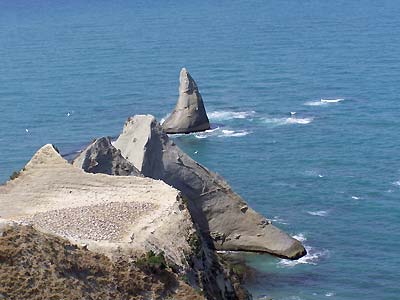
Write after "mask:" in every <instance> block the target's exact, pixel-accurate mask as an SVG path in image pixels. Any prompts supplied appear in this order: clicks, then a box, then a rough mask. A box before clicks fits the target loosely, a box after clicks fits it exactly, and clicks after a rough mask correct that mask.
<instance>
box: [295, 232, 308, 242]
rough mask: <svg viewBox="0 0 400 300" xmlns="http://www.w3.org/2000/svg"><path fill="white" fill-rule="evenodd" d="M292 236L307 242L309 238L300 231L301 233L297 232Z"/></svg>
mask: <svg viewBox="0 0 400 300" xmlns="http://www.w3.org/2000/svg"><path fill="white" fill-rule="evenodd" d="M292 238H294V239H296V240H298V241H299V242H302V243H303V242H305V241H307V238H306V237H305V235H304V234H303V233H299V234H295V235H293V236H292Z"/></svg>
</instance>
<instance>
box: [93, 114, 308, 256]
mask: <svg viewBox="0 0 400 300" xmlns="http://www.w3.org/2000/svg"><path fill="white" fill-rule="evenodd" d="M115 147H116V148H117V149H118V150H120V151H121V154H122V156H123V157H124V158H125V159H126V160H128V161H129V162H130V163H132V164H133V165H134V166H135V167H136V168H137V169H138V170H139V171H140V172H141V173H142V174H143V175H144V176H146V177H150V178H154V179H161V180H163V181H164V182H166V183H167V184H169V185H171V186H173V187H175V188H176V189H178V190H180V191H181V192H182V193H183V194H184V195H185V196H186V197H187V199H188V204H189V210H190V213H191V215H192V218H193V220H194V221H195V223H196V224H197V225H198V226H199V228H200V230H201V233H202V236H203V237H204V238H206V239H207V238H208V239H209V241H210V242H212V245H213V247H214V248H215V249H218V250H238V251H256V252H267V253H270V254H273V255H276V256H279V257H284V258H290V259H297V258H299V257H301V256H303V255H305V253H306V251H305V249H304V247H303V246H302V245H301V243H300V242H299V241H297V240H295V239H293V238H292V237H290V236H289V235H287V234H286V233H285V232H283V231H281V230H280V229H278V228H277V227H275V226H274V225H272V224H271V221H269V220H268V219H266V218H265V217H264V216H262V215H260V214H258V213H257V212H255V211H254V210H253V209H252V208H251V207H249V205H248V204H247V203H246V202H245V201H244V200H243V199H242V198H241V197H240V196H239V195H237V194H236V193H234V192H233V191H232V189H231V187H230V186H229V185H228V183H227V182H226V181H225V180H224V179H223V178H221V177H220V176H218V175H217V174H215V173H213V172H211V171H210V170H208V169H207V168H205V167H204V166H202V165H200V164H199V163H197V162H196V161H194V160H193V159H192V158H190V157H189V156H188V155H187V154H186V153H184V152H183V151H182V150H180V149H179V147H178V146H176V145H175V143H174V142H173V141H172V140H170V139H169V138H168V136H167V135H166V134H165V133H164V132H163V130H162V128H161V126H160V125H159V124H158V123H157V121H156V120H155V118H154V117H153V116H150V115H140V116H135V117H131V118H129V119H128V121H127V122H126V123H125V126H124V128H123V131H122V133H121V135H120V136H119V137H118V139H117V141H116V142H115ZM89 148H90V146H89ZM86 151H88V150H86Z"/></svg>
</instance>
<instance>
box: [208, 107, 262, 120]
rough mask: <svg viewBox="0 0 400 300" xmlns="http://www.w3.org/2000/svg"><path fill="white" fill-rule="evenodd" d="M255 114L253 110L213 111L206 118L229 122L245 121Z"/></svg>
mask: <svg viewBox="0 0 400 300" xmlns="http://www.w3.org/2000/svg"><path fill="white" fill-rule="evenodd" d="M255 114H256V112H255V111H254V110H251V111H226V110H220V111H218V110H217V111H213V112H210V113H208V117H209V118H210V119H211V120H219V121H221V120H231V119H247V118H248V117H252V116H254V115H255Z"/></svg>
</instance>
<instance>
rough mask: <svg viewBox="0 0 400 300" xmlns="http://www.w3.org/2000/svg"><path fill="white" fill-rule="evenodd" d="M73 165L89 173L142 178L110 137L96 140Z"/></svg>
mask: <svg viewBox="0 0 400 300" xmlns="http://www.w3.org/2000/svg"><path fill="white" fill-rule="evenodd" d="M72 164H73V165H74V166H76V167H78V168H81V169H83V170H85V171H86V172H88V173H103V174H108V175H121V176H129V175H133V176H142V175H141V174H140V172H139V170H138V169H136V168H135V166H134V165H133V164H131V163H130V162H129V161H128V160H126V159H125V158H124V157H123V156H122V155H121V151H119V150H117V149H116V148H115V147H114V146H113V145H112V144H111V139H110V138H109V137H102V138H99V139H96V140H94V141H93V142H92V143H91V144H90V145H89V146H87V147H86V149H84V150H83V151H82V152H81V153H80V154H79V155H78V156H77V157H76V158H75V159H74V160H73V161H72Z"/></svg>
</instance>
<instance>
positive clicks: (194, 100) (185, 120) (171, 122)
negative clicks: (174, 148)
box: [162, 68, 210, 133]
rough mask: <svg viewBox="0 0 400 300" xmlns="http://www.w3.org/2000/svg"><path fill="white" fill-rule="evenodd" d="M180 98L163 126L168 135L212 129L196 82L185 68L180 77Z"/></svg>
mask: <svg viewBox="0 0 400 300" xmlns="http://www.w3.org/2000/svg"><path fill="white" fill-rule="evenodd" d="M179 82H180V84H179V98H178V101H177V103H176V106H175V109H174V111H173V112H172V113H171V115H169V116H168V118H167V119H166V120H165V121H164V123H163V124H162V128H163V130H164V131H165V132H166V133H190V132H198V131H204V130H207V129H210V121H209V120H208V117H207V113H206V109H205V108H204V103H203V99H202V97H201V95H200V92H199V89H198V87H197V84H196V82H195V81H194V79H193V78H192V76H190V74H189V72H188V71H187V70H186V69H185V68H183V69H182V70H181V73H180V76H179Z"/></svg>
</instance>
